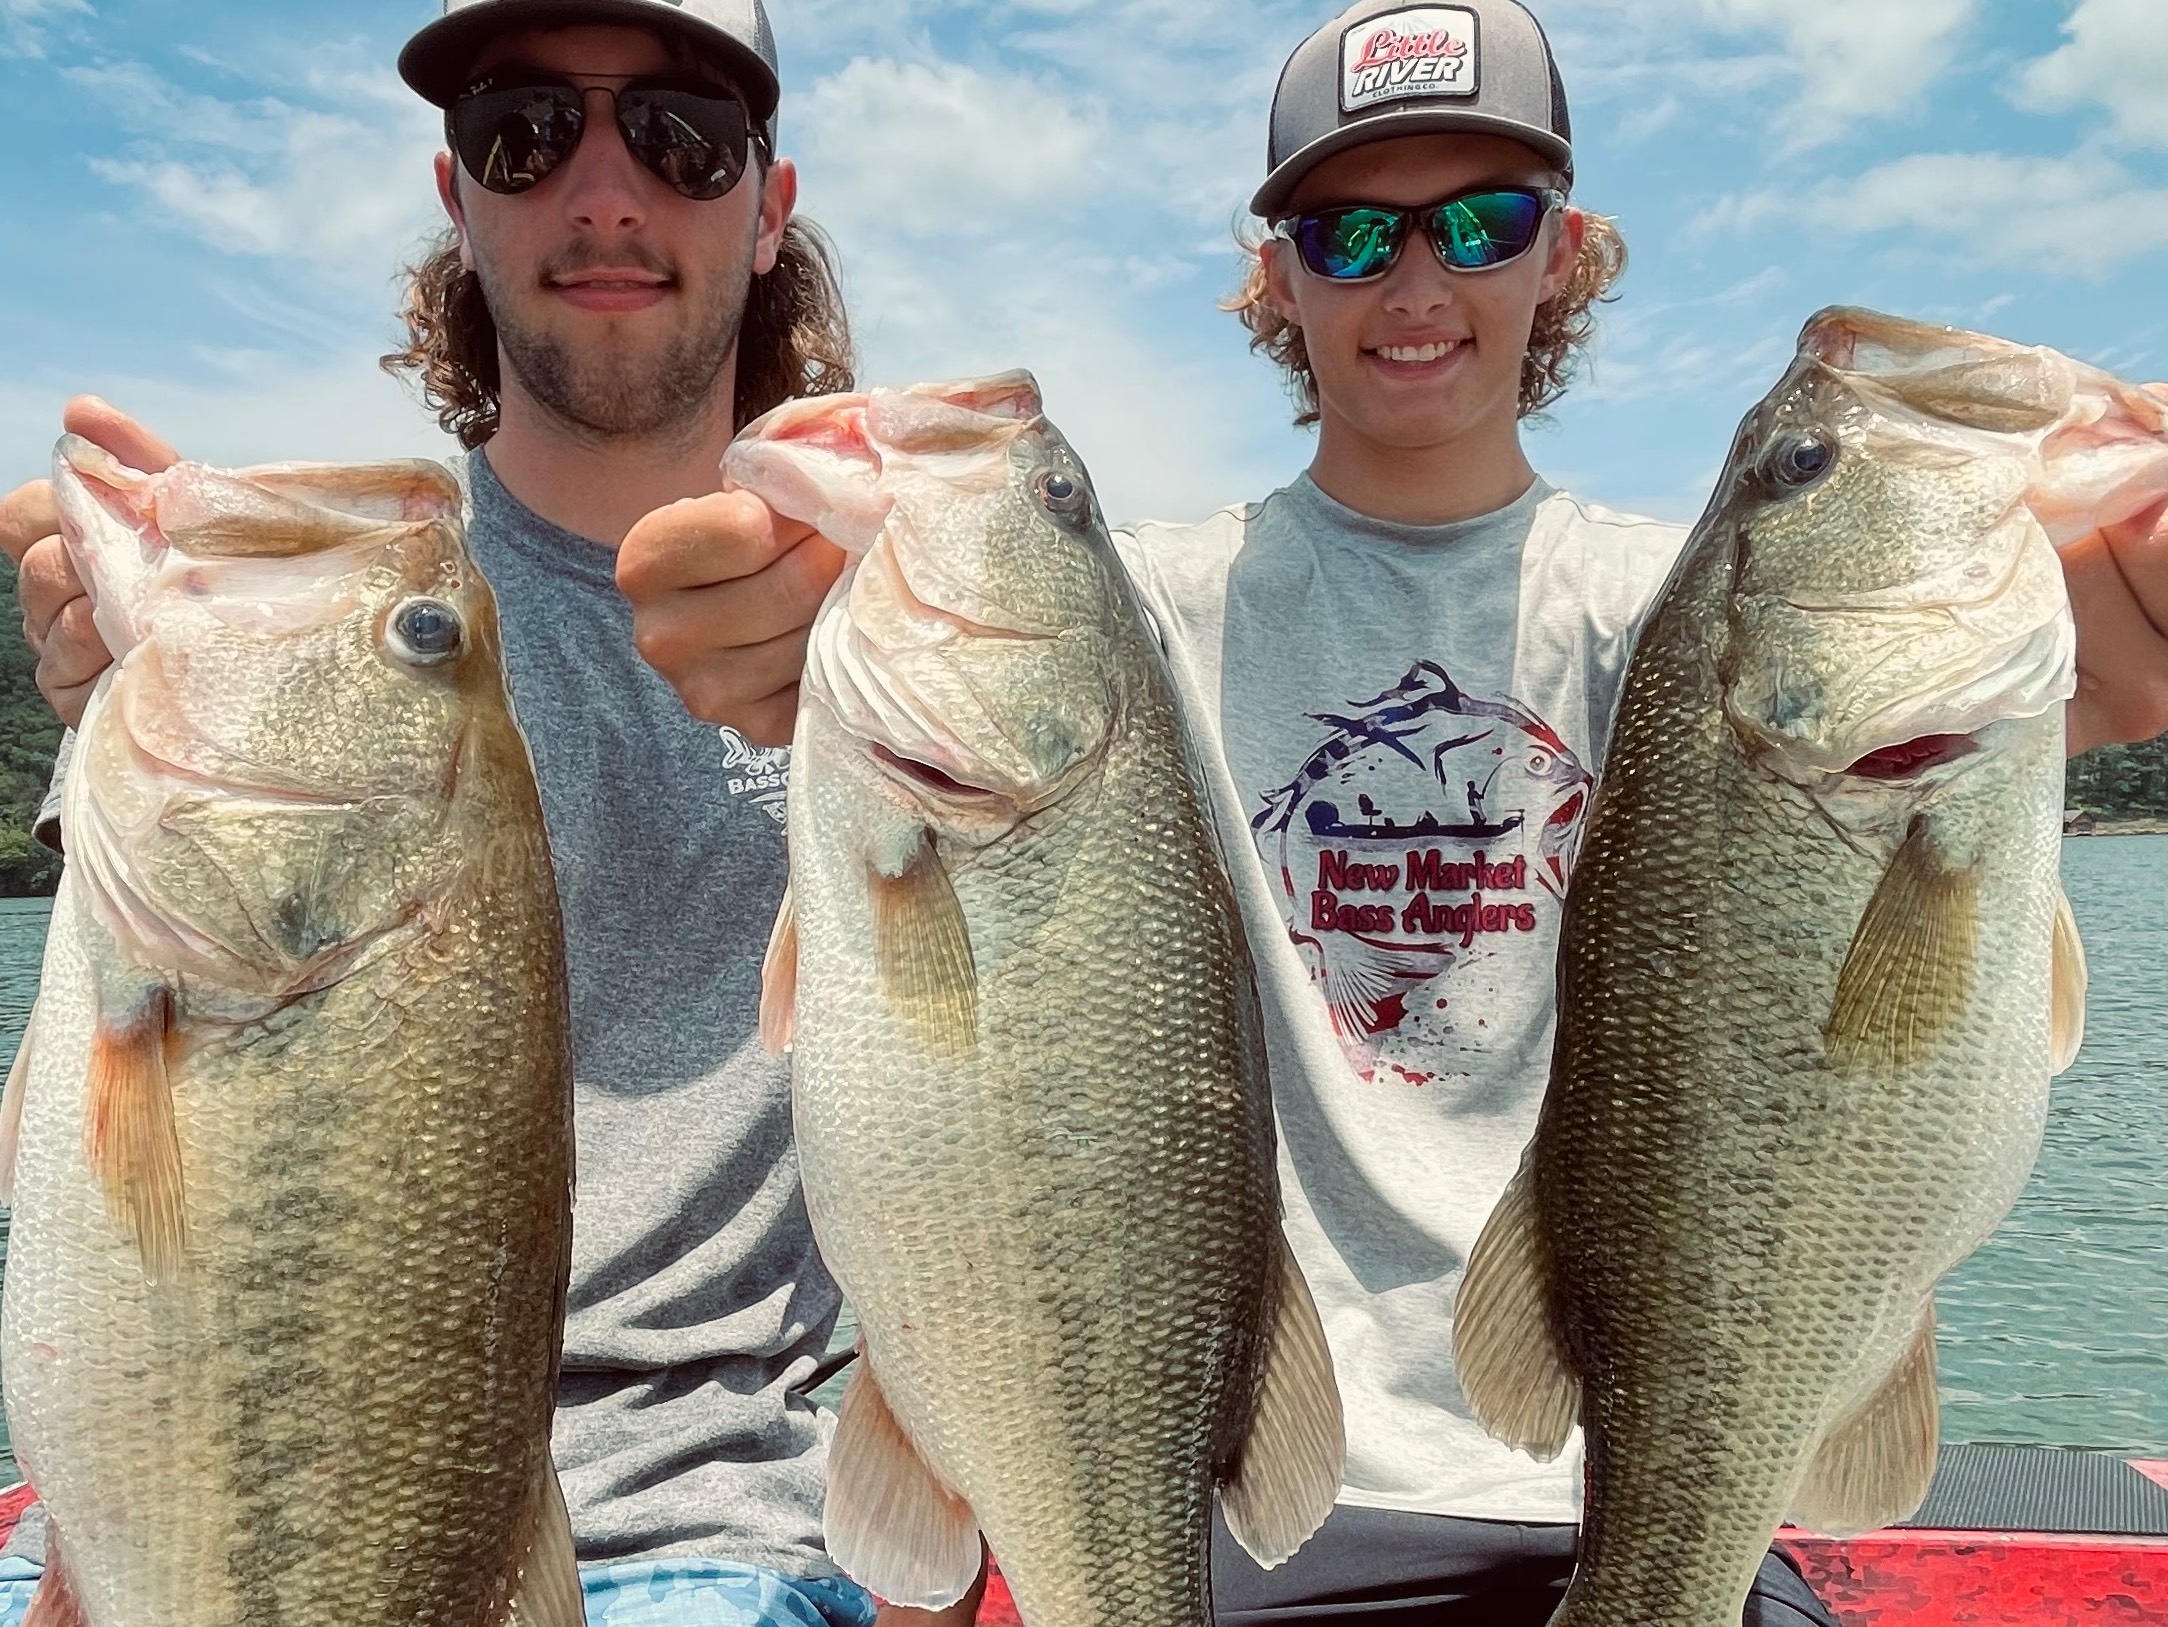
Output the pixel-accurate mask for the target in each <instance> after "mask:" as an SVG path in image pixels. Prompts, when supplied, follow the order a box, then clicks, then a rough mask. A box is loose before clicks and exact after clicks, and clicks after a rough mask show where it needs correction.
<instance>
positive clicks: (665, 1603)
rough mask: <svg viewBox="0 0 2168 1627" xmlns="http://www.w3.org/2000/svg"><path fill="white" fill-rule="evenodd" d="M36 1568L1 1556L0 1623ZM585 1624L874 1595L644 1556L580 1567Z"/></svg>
mask: <svg viewBox="0 0 2168 1627" xmlns="http://www.w3.org/2000/svg"><path fill="white" fill-rule="evenodd" d="M38 1574H39V1573H38V1568H37V1566H35V1565H33V1564H31V1563H29V1562H28V1561H26V1560H22V1559H14V1558H10V1559H7V1560H5V1561H0V1627H21V1624H22V1619H23V1612H24V1611H25V1610H28V1609H29V1608H30V1595H31V1594H32V1593H34V1592H36V1591H37V1585H38ZM580 1580H581V1582H582V1583H583V1584H584V1585H585V1587H586V1589H587V1627H873V1617H874V1613H875V1611H874V1603H873V1596H872V1595H871V1594H870V1593H868V1592H866V1590H865V1589H864V1588H861V1587H858V1586H857V1585H855V1584H854V1583H851V1582H848V1581H845V1580H844V1579H843V1578H842V1577H840V1576H829V1577H816V1578H814V1579H812V1580H810V1581H802V1582H800V1581H793V1580H791V1579H790V1578H789V1577H785V1576H778V1575H776V1573H775V1572H773V1571H765V1570H759V1569H757V1568H755V1567H754V1566H751V1565H733V1564H730V1563H728V1562H727V1561H723V1560H712V1559H664V1560H642V1561H640V1562H638V1563H636V1564H631V1565H598V1566H594V1567H592V1568H590V1569H587V1570H583V1571H582V1572H581V1573H580Z"/></svg>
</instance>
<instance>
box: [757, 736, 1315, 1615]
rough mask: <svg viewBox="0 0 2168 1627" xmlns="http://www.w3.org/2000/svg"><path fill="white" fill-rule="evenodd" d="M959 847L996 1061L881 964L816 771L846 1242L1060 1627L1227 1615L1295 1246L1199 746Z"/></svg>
mask: <svg viewBox="0 0 2168 1627" xmlns="http://www.w3.org/2000/svg"><path fill="white" fill-rule="evenodd" d="M1149 733H1150V731H1148V730H1132V731H1131V732H1130V733H1129V734H1128V735H1127V736H1126V737H1125V739H1124V743H1122V744H1120V745H1118V746H1117V748H1116V750H1115V752H1114V754H1113V757H1112V759H1111V760H1110V762H1109V763H1108V765H1107V767H1106V770H1105V776H1104V783H1103V784H1102V785H1101V786H1100V787H1098V788H1097V790H1096V791H1095V792H1093V793H1091V794H1088V795H1081V796H1078V797H1076V798H1072V799H1071V801H1070V803H1065V804H1064V807H1063V809H1062V810H1061V811H1060V817H1059V818H1055V819H1046V818H1040V819H1036V820H1034V821H1031V822H1028V823H1027V825H1026V826H1025V827H1023V828H1022V829H1020V830H1018V831H1016V832H1014V833H1012V834H1011V835H1010V836H1009V837H1006V838H1004V839H1003V840H1002V841H1001V842H999V843H997V844H996V845H995V846H994V847H992V848H989V849H985V850H983V851H981V852H978V853H976V854H961V855H946V854H945V855H944V857H946V858H948V859H949V863H950V868H951V874H952V877H953V880H954V884H955V887H956V891H957V894H958V897H959V899H960V901H961V903H962V905H963V909H964V913H965V916H966V919H967V920H968V922H969V924H970V930H971V934H972V940H973V947H974V952H975V959H976V962H977V965H978V968H979V973H980V980H981V992H980V1030H979V1043H978V1046H977V1048H976V1050H975V1051H974V1052H973V1053H972V1054H970V1055H969V1056H967V1057H965V1058H962V1059H940V1058H934V1057H929V1056H928V1055H926V1054H925V1052H924V1051H923V1049H922V1048H921V1047H920V1046H919V1045H918V1044H917V1043H916V1041H915V1040H914V1038H913V1037H912V1035H911V1034H910V1033H909V1032H908V1031H907V1030H906V1029H905V1028H903V1027H902V1026H901V1025H900V1024H899V1023H898V1022H897V1020H896V1018H895V1017H894V1016H893V1014H892V1013H891V1011H890V1010H889V1008H888V1006H887V1004H886V1002H885V1000H884V999H883V997H882V994H881V991H880V988H879V983H878V978H877V976H876V973H875V970H874V967H873V965H872V962H871V959H870V956H869V955H868V954H867V952H866V950H865V949H864V947H863V946H864V945H866V944H867V943H869V942H870V933H871V924H870V918H869V915H868V904H867V901H866V888H865V878H864V874H863V866H862V864H860V863H859V861H856V860H855V859H853V858H851V857H849V853H850V845H849V842H848V837H847V831H846V828H845V824H844V821H843V819H842V817H841V813H840V810H839V809H838V808H836V807H835V806H832V805H830V804H828V803H826V802H824V800H823V798H822V797H821V795H820V794H819V793H818V791H817V789H816V788H815V783H814V782H816V781H817V780H818V779H819V770H818V766H817V764H814V765H810V766H809V768H808V770H806V771H804V772H805V774H806V779H805V781H804V782H803V785H804V790H805V792H807V793H809V794H801V796H800V798H799V801H798V803H797V805H796V807H795V808H794V810H793V817H794V829H793V838H794V849H795V851H796V852H797V854H798V855H800V858H799V862H798V867H797V869H796V871H795V876H794V879H795V882H796V888H797V897H798V909H799V926H800V934H801V962H800V968H801V969H800V984H799V1012H800V1026H799V1033H798V1052H797V1076H796V1118H797V1133H798V1141H799V1149H800V1155H801V1157H802V1159H803V1162H804V1171H805V1181H806V1188H807V1194H808V1199H809V1203H810V1205H811V1209H812V1214H813V1220H814V1226H815V1230H816V1232H817V1234H818V1235H819V1237H820V1240H821V1244H822V1250H823V1253H824V1255H825V1256H826V1258H827V1260H828V1261H829V1263H830V1265H831V1267H832V1268H833V1269H834V1271H835V1273H836V1276H837V1278H838V1279H839V1281H840V1282H841V1283H842V1284H843V1287H844V1290H845V1292H846V1294H847V1295H848V1296H849V1298H850V1300H851V1303H852V1304H853V1306H854V1307H855V1308H856V1310H857V1311H858V1314H859V1316H860V1319H861V1321H862V1324H863V1327H864V1334H865V1348H866V1351H867V1354H868V1357H869V1360H870V1363H871V1366H872V1370H873V1372H874V1374H875V1375H876V1377H877V1381H878V1383H879V1385H880V1386H881V1389H882V1391H883V1392H884V1393H885V1395H886V1397H887V1399H888V1402H889V1404H890V1406H891V1408H892V1409H893V1411H894V1413H895V1415H896V1417H897V1418H898V1420H899V1421H900V1422H901V1423H902V1425H903V1427H904V1428H905V1430H906V1431H907V1432H908V1434H909V1435H910V1437H911V1439H912V1440H913V1442H914V1443H915V1444H916V1446H917V1449H918V1451H919V1454H920V1455H921V1456H922V1457H923V1458H924V1459H925V1461H926V1462H927V1463H928V1464H929V1466H931V1467H932V1468H933V1469H934V1471H935V1472H936V1473H937V1474H938V1475H939V1476H940V1477H941V1478H942V1479H943V1480H944V1481H946V1482H947V1483H948V1484H949V1485H950V1486H952V1487H953V1488H955V1489H956V1490H957V1491H958V1492H959V1493H960V1494H961V1495H962V1496H963V1497H965V1498H966V1499H967V1500H968V1501H969V1502H970V1503H971V1505H972V1507H973V1509H974V1511H975V1512H976V1515H977V1517H978V1521H979V1524H980V1526H981V1528H982V1530H983V1531H984V1532H985V1534H986V1536H987V1538H988V1540H989V1542H990V1544H991V1546H992V1547H993V1549H994V1551H995V1553H996V1555H997V1557H998V1558H999V1560H1000V1563H1001V1566H1002V1569H1003V1573H1004V1575H1005V1576H1006V1577H1007V1578H1008V1579H1009V1581H1010V1584H1011V1586H1012V1588H1013V1589H1014V1592H1015V1595H1016V1599H1017V1602H1018V1606H1019V1608H1020V1610H1021V1612H1022V1614H1023V1617H1024V1619H1025V1621H1026V1622H1027V1623H1030V1624H1031V1627H1086V1624H1097V1623H1104V1622H1117V1621H1118V1622H1123V1623H1128V1624H1151V1623H1167V1624H1182V1627H1198V1624H1201V1623H1203V1622H1204V1621H1205V1620H1206V1619H1207V1615H1206V1603H1205V1600H1206V1591H1207V1588H1206V1574H1205V1566H1206V1545H1207V1537H1208V1532H1209V1521H1210V1515H1211V1508H1212V1496H1213V1488H1214V1485H1215V1483H1216V1480H1217V1478H1218V1470H1219V1468H1220V1467H1221V1466H1222V1465H1223V1464H1225V1463H1226V1462H1227V1461H1228V1460H1229V1459H1230V1457H1231V1455H1232V1451H1233V1449H1234V1447H1235V1445H1236V1443H1237V1441H1238V1440H1239V1435H1240V1431H1241V1430H1242V1429H1243V1428H1244V1427H1245V1426H1246V1423H1247V1417H1248V1410H1249V1407H1250V1405H1251V1397H1252V1393H1253V1389H1254V1384H1255V1376H1254V1375H1255V1357H1256V1350H1257V1341H1258V1338H1259V1333H1260V1327H1259V1324H1260V1320H1261V1316H1262V1312H1263V1307H1264V1300H1265V1295H1266V1293H1267V1291H1268V1289H1267V1284H1268V1281H1269V1278H1268V1272H1269V1271H1270V1270H1271V1269H1272V1264H1273V1262H1274V1261H1275V1260H1276V1258H1277V1249H1278V1246H1279V1245H1278V1236H1277V1227H1278V1216H1277V1213H1276V1204H1275V1192H1276V1186H1275V1177H1274V1173H1273V1150H1272V1149H1273V1142H1272V1125H1271V1115H1270V1105H1269V1098H1268V1096H1267V1086H1266V1082H1265V1075H1264V1070H1263V1054H1262V1046H1261V1041H1260V1038H1259V1033H1258V1026H1257V1022H1256V1018H1255V1009H1254V1004H1253V1003H1251V1002H1253V1000H1254V996H1253V995H1252V994H1251V993H1250V991H1249V987H1248V971H1247V964H1246V961H1245V959H1244V958H1243V955H1242V951H1241V949H1240V947H1239V938H1238V936H1237V931H1236V929H1235V927H1234V926H1233V924H1232V909H1233V906H1232V903H1231V900H1230V899H1229V898H1228V896H1227V893H1226V889H1225V884H1224V880H1223V878H1221V876H1220V873H1219V871H1218V868H1217V861H1216V859H1215V857H1214V854H1213V848H1212V844H1211V840H1210V836H1209V833H1208V831H1207V830H1206V828H1205V826H1204V824H1203V822H1202V818H1201V816H1200V815H1199V813H1198V811H1197V809H1196V807H1195V805H1194V803H1192V802H1189V801H1186V800H1185V801H1179V802H1177V803H1174V804H1172V805H1170V801H1169V796H1168V792H1167V789H1166V788H1167V787H1168V786H1169V785H1170V784H1175V783H1180V779H1179V777H1180V776H1181V775H1182V773H1183V769H1182V766H1181V762H1180V759H1179V755H1178V751H1177V749H1176V747H1175V745H1174V743H1173V741H1172V738H1171V734H1170V735H1169V736H1168V737H1167V738H1165V739H1162V740H1160V741H1158V742H1156V743H1154V742H1152V741H1150V740H1149V739H1148V738H1147V739H1145V740H1143V741H1141V742H1140V740H1139V735H1140V734H1142V735H1146V736H1149Z"/></svg>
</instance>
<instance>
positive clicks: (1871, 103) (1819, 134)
mask: <svg viewBox="0 0 2168 1627" xmlns="http://www.w3.org/2000/svg"><path fill="white" fill-rule="evenodd" d="M1979 5H1980V0H1819V3H1812V4H1804V3H1801V0H1559V3H1557V4H1555V5H1554V6H1551V7H1547V8H1545V15H1546V18H1547V19H1553V18H1555V24H1554V27H1555V30H1556V32H1555V38H1556V39H1557V42H1558V49H1559V55H1560V57H1561V59H1562V61H1563V62H1564V65H1565V68H1566V72H1567V89H1568V90H1569V91H1572V92H1574V93H1576V94H1580V93H1582V91H1583V90H1584V87H1585V89H1586V90H1587V91H1589V92H1592V93H1593V95H1594V96H1595V97H1596V98H1600V99H1602V100H1606V101H1611V100H1631V101H1634V102H1638V103H1640V104H1641V105H1642V107H1643V108H1644V109H1645V111H1644V112H1642V113H1640V114H1632V113H1629V115H1628V117H1627V129H1628V134H1629V136H1632V135H1633V134H1635V133H1646V128H1647V126H1648V124H1649V122H1650V121H1651V120H1654V121H1655V122H1656V123H1658V124H1668V123H1670V122H1672V121H1673V120H1675V118H1676V117H1677V112H1676V109H1675V108H1667V107H1666V103H1667V101H1669V100H1670V99H1672V98H1674V97H1676V96H1678V95H1679V93H1680V92H1681V91H1682V90H1683V89H1687V88H1688V87H1690V93H1691V96H1692V98H1693V99H1694V100H1698V101H1703V102H1706V101H1733V102H1739V103H1741V104H1742V105H1766V104H1767V99H1768V98H1769V96H1770V92H1771V90H1772V88H1773V87H1781V86H1783V85H1785V84H1786V83H1789V84H1791V85H1792V86H1795V87H1796V91H1797V97H1796V101H1795V102H1794V103H1793V104H1792V105H1791V106H1789V107H1788V108H1785V109H1783V110H1782V112H1781V114H1780V115H1779V116H1778V118H1777V120H1776V121H1775V122H1776V123H1777V125H1778V129H1779V133H1780V136H1781V138H1782V144H1783V145H1786V146H1788V147H1794V148H1796V147H1799V146H1802V145H1807V144H1811V143H1815V142H1820V141H1824V140H1827V139H1830V138H1832V137H1834V136H1837V135H1840V134H1844V133H1846V131H1847V130H1848V129H1849V128H1850V127H1851V125H1852V123H1853V122H1854V121H1856V120H1859V119H1862V118H1880V117H1886V116H1890V115H1897V114H1904V113H1909V112H1916V111H1918V110H1919V109H1921V108H1922V107H1924V105H1925V103H1926V100H1927V95H1928V92H1929V90H1930V89H1931V88H1932V87H1933V85H1934V83H1935V81H1936V80H1938V79H1939V78H1940V77H1941V76H1942V74H1943V72H1944V71H1945V70H1946V69H1947V68H1948V67H1949V65H1950V63H1951V61H1952V60H1953V59H1954V57H1955V55H1956V53H1957V51H1958V49H1959V48H1960V46H1961V45H1962V44H1963V43H1964V42H1965V40H1966V38H1967V25H1968V24H1969V23H1970V22H1971V21H1972V20H1973V18H1974V16H1975V15H1976V14H1977V12H1978V10H1979ZM1742 43H1744V44H1745V47H1746V48H1745V49H1741V48H1740V46H1741V44H1742Z"/></svg>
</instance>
